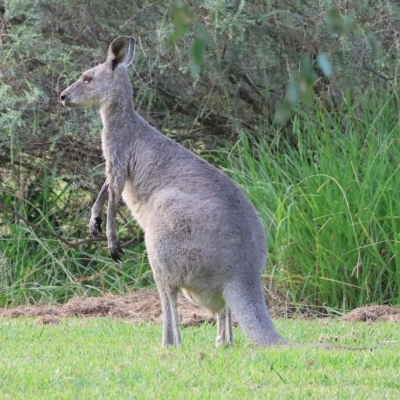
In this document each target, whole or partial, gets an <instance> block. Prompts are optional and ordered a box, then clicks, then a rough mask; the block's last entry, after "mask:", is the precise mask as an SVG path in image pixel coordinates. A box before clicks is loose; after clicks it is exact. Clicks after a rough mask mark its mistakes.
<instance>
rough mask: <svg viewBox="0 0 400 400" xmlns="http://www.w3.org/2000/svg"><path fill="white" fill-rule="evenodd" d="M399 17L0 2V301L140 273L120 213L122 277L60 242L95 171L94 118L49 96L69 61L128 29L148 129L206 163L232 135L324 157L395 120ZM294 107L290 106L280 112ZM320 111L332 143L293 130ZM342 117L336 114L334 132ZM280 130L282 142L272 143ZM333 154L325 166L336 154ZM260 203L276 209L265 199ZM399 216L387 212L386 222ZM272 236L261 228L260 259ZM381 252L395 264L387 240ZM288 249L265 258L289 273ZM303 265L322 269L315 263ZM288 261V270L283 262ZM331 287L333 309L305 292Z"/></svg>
mask: <svg viewBox="0 0 400 400" xmlns="http://www.w3.org/2000/svg"><path fill="white" fill-rule="evenodd" d="M399 18H400V5H399V4H398V2H396V1H394V0H389V1H385V2H375V1H369V0H363V1H355V0H354V1H337V2H332V1H328V0H326V1H319V2H304V1H300V0H291V1H287V0H282V1H281V0H265V1H234V2H221V1H218V0H210V1H197V2H187V3H179V2H163V1H161V2H152V1H121V0H117V1H114V2H112V4H111V3H107V2H104V1H99V0H92V1H87V0H86V1H83V0H72V1H65V0H60V1H58V2H53V1H48V0H39V1H36V2H35V3H34V4H32V2H29V1H27V0H7V1H0V79H1V86H0V178H1V179H0V207H2V208H1V210H0V212H1V214H0V218H1V222H2V224H1V227H0V235H1V244H0V279H1V283H0V301H1V302H2V303H6V302H8V301H15V302H18V301H23V300H25V299H33V300H36V299H38V298H41V297H42V296H43V295H48V296H50V297H54V298H55V299H64V298H66V297H68V296H70V295H72V294H73V293H74V292H76V291H87V290H90V291H97V290H125V289H126V288H127V287H128V286H129V287H131V286H133V285H134V284H145V283H147V282H148V273H147V271H148V269H147V268H148V266H147V264H146V261H145V255H144V250H143V247H142V245H141V244H140V235H141V233H140V232H139V231H137V230H136V229H135V228H134V225H132V223H131V222H132V221H131V219H130V217H129V215H128V214H127V213H126V211H125V209H124V208H121V211H120V214H119V226H121V227H122V228H121V231H120V234H121V235H122V236H126V237H128V238H129V237H137V238H138V239H139V244H138V245H137V246H136V247H133V248H132V254H131V255H132V257H126V260H130V261H125V263H124V272H123V273H122V275H123V276H124V278H123V279H122V280H121V282H122V283H121V282H119V281H118V280H119V277H120V275H119V273H118V268H117V267H116V266H115V265H114V264H112V263H111V262H108V258H107V257H106V252H105V251H104V246H101V245H100V244H93V243H92V242H86V243H85V244H84V245H82V246H80V247H77V246H75V245H74V244H73V243H72V242H73V240H74V239H73V238H75V239H82V238H84V237H86V235H87V233H86V232H87V228H86V225H87V220H88V215H89V209H90V205H91V202H92V201H93V197H94V196H95V194H96V192H97V190H98V189H99V187H100V185H101V184H102V180H103V159H102V157H101V151H100V138H99V136H100V135H99V132H100V130H101V123H100V119H99V118H98V114H97V110H95V109H92V108H89V109H82V110H65V109H63V108H62V107H61V106H60V103H59V101H58V97H59V94H60V92H61V90H62V89H64V88H65V87H66V86H68V84H69V83H71V82H72V81H74V80H75V79H76V78H77V77H78V76H79V75H80V73H81V72H83V71H84V70H85V69H86V68H89V67H92V66H93V65H96V64H97V63H99V62H102V61H103V60H104V58H105V57H106V50H107V47H108V44H109V43H110V42H111V40H112V39H113V38H115V37H116V36H120V35H124V34H126V35H134V36H135V37H136V38H137V41H138V45H137V50H136V57H135V63H134V66H133V68H132V69H131V77H132V82H133V85H134V89H135V102H136V105H137V108H138V111H139V112H140V113H141V114H142V115H143V116H145V118H147V119H148V120H149V121H150V122H151V123H152V124H153V125H155V126H156V127H158V128H160V129H161V130H163V131H164V132H166V133H167V134H168V135H170V136H171V137H173V138H174V139H176V140H178V141H181V142H182V143H183V144H185V145H186V146H188V147H190V148H192V149H194V150H195V151H197V152H201V153H202V154H203V155H204V156H208V157H209V158H210V159H211V160H212V161H213V162H218V157H219V156H218V154H219V152H220V151H221V149H222V151H224V150H223V149H224V148H226V146H228V147H229V146H231V145H232V144H234V143H235V142H236V141H237V139H238V134H239V132H242V133H243V134H244V135H245V136H247V137H249V138H251V140H250V142H249V143H253V144H252V148H253V150H254V149H258V146H259V145H260V144H262V145H263V146H264V148H266V149H270V150H271V151H273V152H274V153H273V154H274V156H277V157H278V159H280V158H279V157H283V158H284V159H285V160H288V159H289V158H291V157H295V154H294V153H293V152H294V151H300V149H303V150H302V151H304V152H305V153H307V154H314V152H315V151H316V150H315V148H317V149H319V150H322V151H323V152H325V150H326V149H325V147H324V146H332V145H339V144H340V143H341V141H342V140H344V139H343V138H342V137H341V135H345V137H346V135H348V134H349V133H350V132H352V129H351V127H352V126H353V127H355V132H357V135H359V136H360V141H361V142H363V141H365V140H367V138H371V137H375V136H376V134H377V133H379V135H380V136H379V137H380V139H379V140H385V137H386V136H385V135H386V134H387V135H388V137H389V135H390V134H392V133H393V132H394V131H395V129H396V128H394V127H395V126H397V125H396V124H397V115H398V110H397V108H398V90H397V76H398V74H399V71H398V59H399V51H400V39H399V37H400V33H399V31H398V21H399ZM377 97H378V100H376V98H377ZM370 99H374V100H373V101H372V100H371V101H369V100H370ZM379 99H381V101H379ZM386 99H389V100H387V105H385V104H386ZM371 104H375V105H376V107H377V108H374V107H371ZM293 109H299V110H301V115H302V117H301V118H295V119H293V118H291V117H290V112H291V110H293ZM321 110H322V111H323V112H322V111H321ZM379 110H385V113H386V114H388V119H387V121H389V122H390V126H388V127H384V128H382V127H380V129H387V130H383V131H382V130H379V131H374V130H371V131H369V130H368V129H366V128H365V127H366V126H367V125H366V124H367V123H368V124H369V123H372V124H373V122H374V121H375V116H376V119H378V118H379V116H380V115H381V114H379V113H380V112H381V111H379ZM387 110H389V111H387ZM319 112H320V114H318V113H319ZM349 112H351V116H352V118H349V116H348V115H347V113H349ZM367 114H368V118H366V115H367ZM318 115H326V120H327V121H329V123H326V125H325V128H324V129H326V132H328V133H329V137H331V142H327V141H319V142H318V143H315V142H312V141H309V140H305V137H304V135H299V132H311V133H310V134H316V133H317V132H318V129H322V128H321V125H318V124H317V125H315V120H316V119H317V118H319V117H318ZM345 119H346V121H347V122H346V123H348V124H350V125H345V128H343V129H339V128H338V126H339V125H340V121H342V120H345ZM276 121H278V122H280V124H281V125H279V126H277V125H276V124H275V122H276ZM293 121H295V124H294V125H293ZM332 121H336V122H335V123H333V122H332ZM338 121H339V122H338ZM349 121H350V122H349ZM359 122H360V125H358V123H359ZM389 122H388V123H389ZM332 124H333V125H334V126H335V127H336V128H335V129H334V128H333V127H332V126H333V125H332ZM310 126H314V128H313V129H314V130H308V129H307V128H308V127H310ZM315 127H317V128H315ZM324 132H325V131H324ZM278 137H279V138H280V140H283V141H284V143H285V145H284V146H274V145H273V143H276V141H277V138H278ZM318 140H319V139H318ZM279 143H282V142H279ZM353 151H354V152H362V151H363V148H359V147H354V149H353ZM249 154H250V155H251V156H252V157H253V156H254V157H258V156H257V155H255V154H253V153H252V152H250V153H249ZM362 154H363V153H362ZM385 157H389V155H388V154H387V153H385ZM390 157H391V158H394V157H395V155H393V154H392V155H390ZM319 160H320V159H318V160H314V163H315V164H316V165H319V162H320V161H319ZM385 160H386V159H385ZM303 161H304V160H302V159H301V158H300V159H299V160H298V162H299V163H302V162H303ZM248 162H251V160H248ZM293 162H295V161H293ZM307 162H310V161H307ZM335 162H336V161H335V158H333V159H332V160H331V164H330V165H332V168H334V167H337V166H338V165H340V164H335ZM338 162H340V160H339V161H338ZM232 164H233V165H235V164H236V162H234V161H233V160H232ZM394 164H395V161H393V162H392V163H389V164H387V165H388V166H387V168H389V167H393V166H394ZM318 168H322V167H321V166H319V167H318ZM236 172H237V171H236ZM236 172H235V171H232V174H233V175H236ZM281 172H282V174H283V176H282V179H283V177H284V176H288V177H289V176H290V177H291V179H300V178H299V177H297V178H295V177H294V176H292V175H291V174H289V172H288V171H285V168H283V167H282V169H281ZM326 174H328V175H329V171H326ZM331 175H332V176H334V174H333V173H332V174H331ZM303 178H305V177H303ZM276 179H281V178H278V177H276ZM335 179H336V178H335ZM292 184H293V185H295V184H296V182H292ZM265 187H266V188H268V187H270V186H268V184H267V183H266V186H265ZM326 187H327V186H326ZM385 190H386V189H385ZM282 195H284V194H282ZM336 195H340V193H337V194H336ZM336 195H335V196H336ZM332 196H333V194H332ZM269 207H270V208H271V209H269V211H268V213H269V214H270V215H276V212H277V210H276V209H275V208H274V207H276V204H275V205H274V204H271V205H269ZM325 211H326V210H325ZM325 211H323V210H322V209H321V212H325ZM399 211H400V210H397V209H396V208H394V209H393V210H392V211H391V212H390V214H391V215H392V217H391V218H395V216H396V215H398V214H399ZM265 216H266V214H264V212H263V217H265ZM29 223H30V224H31V225H30V224H29ZM266 223H267V224H269V222H266ZM281 226H282V225H280V227H281ZM282 229H283V228H282ZM288 229H289V228H288ZM332 229H335V227H334V226H332ZM288 232H289V231H287V232H286V234H289V233H288ZM277 233H278V234H279V235H280V234H281V233H282V231H278V232H277ZM277 233H276V232H275V231H274V229H272V230H271V232H270V236H271V237H272V240H271V245H270V249H271V252H272V259H274V257H275V256H274V254H275V253H276V251H277V249H276V248H274V247H273V246H274V243H275V242H274V240H275V239H274V238H275V235H276V234H277ZM60 238H62V239H64V244H63V243H62V241H61V240H60ZM278 239H279V238H278ZM278 239H277V240H278ZM374 240H375V239H374ZM382 240H386V239H382ZM71 243H72V244H71ZM97 249H100V250H99V252H98V250H97ZM319 249H320V247H319ZM319 251H320V250H319ZM385 251H388V252H389V253H388V254H390V255H388V257H389V259H394V253H393V251H394V248H392V247H390V246H389V245H388V246H387V248H386V250H385ZM310 252H314V250H313V248H312V247H311V248H310ZM326 252H329V249H326ZM276 257H278V256H276ZM290 257H291V261H290V262H289V261H287V260H286V261H285V259H284V258H280V259H279V260H280V261H279V262H278V261H276V265H278V264H279V265H280V266H283V267H284V268H286V269H287V270H289V271H290V270H291V269H292V266H293V265H298V264H299V263H301V262H302V259H301V258H296V257H297V255H296V254H294V255H291V256H290ZM390 257H392V258H390ZM278 258H279V257H278ZM105 260H107V262H105ZM310 262H311V261H310ZM274 263H275V261H274ZM285 263H286V264H287V265H283V264H285ZM388 268H392V267H388ZM309 269H310V273H311V271H314V273H315V274H317V275H319V274H321V273H327V271H321V270H320V269H318V266H317V264H316V262H314V261H312V262H311V264H310V265H309ZM291 272H292V273H293V274H294V275H298V274H299V271H297V269H296V268H294V267H293V271H291ZM2 277H5V278H4V279H3V278H2ZM87 278H88V279H87ZM142 278H143V279H142ZM346 278H347V276H346ZM327 279H328V277H327ZM342 282H344V280H343V281H342ZM301 285H303V281H301ZM396 285H397V286H396ZM302 287H303V286H302ZM65 288H67V289H66V290H65ZM290 290H292V291H295V292H296V293H298V292H299V290H300V289H299V288H298V287H297V289H295V288H294V286H290ZM390 291H391V294H390V295H385V296H383V297H379V301H383V300H385V301H394V299H396V298H397V297H396V295H395V292H396V291H397V292H398V283H396V284H394V286H393V287H392V286H391V289H390ZM339 292H340V288H339V290H338V291H337V292H336V293H335V294H332V296H331V298H332V303H331V304H328V303H329V301H328V300H329V299H328V298H324V300H321V299H320V298H318V293H317V291H315V296H314V297H307V296H310V294H309V293H308V292H307V294H305V296H306V297H307V299H310V301H311V302H319V303H324V304H327V305H328V306H329V305H330V306H332V307H336V308H340V303H341V300H340V293H339ZM20 294H22V296H19V295H20ZM342 297H343V296H342ZM363 299H365V301H375V297H373V296H369V297H368V296H367V297H363ZM346 302H347V298H346V299H343V298H342V303H343V304H345V303H346ZM354 304H355V302H349V303H348V304H347V305H346V307H347V306H351V305H354Z"/></svg>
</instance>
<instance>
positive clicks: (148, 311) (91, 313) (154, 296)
mask: <svg viewBox="0 0 400 400" xmlns="http://www.w3.org/2000/svg"><path fill="white" fill-rule="evenodd" d="M264 289H265V295H266V298H267V303H268V309H269V312H270V314H271V316H272V317H275V318H276V317H286V318H293V317H294V318H302V319H303V318H316V317H317V318H318V317H319V318H321V317H323V316H326V314H323V313H321V314H317V313H315V312H313V313H311V312H309V310H307V309H306V308H304V312H295V313H294V312H293V313H292V312H290V309H291V308H292V306H291V305H290V304H288V303H286V302H285V301H284V299H283V298H282V297H281V296H279V295H278V293H277V292H276V291H275V290H271V286H269V287H266V285H264ZM178 312H179V318H180V324H181V325H182V326H198V325H201V324H203V323H204V322H208V323H215V317H214V316H212V315H210V314H208V313H207V312H206V311H205V310H203V309H202V308H201V307H199V306H197V305H195V304H192V303H190V302H189V301H188V300H187V299H186V298H185V297H184V296H183V295H181V294H180V295H179V297H178ZM26 316H30V317H36V323H37V324H44V325H57V324H58V323H59V322H60V318H65V317H78V318H83V317H120V318H128V319H132V320H134V321H135V322H136V323H146V322H149V321H150V322H154V323H157V324H160V323H161V301H160V296H159V294H158V292H157V291H156V290H151V289H141V290H139V291H137V292H134V293H130V294H125V295H106V296H103V297H85V296H80V297H74V298H73V299H71V300H70V301H69V302H68V303H66V304H59V305H40V304H37V305H24V306H19V307H16V308H13V309H0V317H12V318H17V317H26ZM340 320H342V321H348V322H358V321H366V322H375V321H377V322H378V321H391V322H400V308H396V307H389V306H369V307H363V308H357V309H355V310H353V311H351V312H349V313H348V314H346V315H345V316H343V317H341V318H340ZM234 324H235V325H237V324H236V322H235V321H234Z"/></svg>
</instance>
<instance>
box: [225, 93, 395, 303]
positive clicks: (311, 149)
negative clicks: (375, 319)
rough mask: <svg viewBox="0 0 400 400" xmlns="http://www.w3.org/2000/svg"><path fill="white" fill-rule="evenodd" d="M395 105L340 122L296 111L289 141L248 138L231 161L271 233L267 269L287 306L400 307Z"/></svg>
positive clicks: (349, 114)
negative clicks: (371, 305) (285, 291)
mask: <svg viewBox="0 0 400 400" xmlns="http://www.w3.org/2000/svg"><path fill="white" fill-rule="evenodd" d="M393 100H394V99H393V98H392V97H390V96H388V95H385V94H382V95H380V96H378V95H377V96H376V97H373V98H370V99H362V100H361V102H362V108H363V113H362V114H361V113H358V114H357V113H356V112H355V108H356V106H351V105H350V104H349V105H348V107H347V108H346V109H343V110H342V112H341V113H340V115H342V116H343V119H338V118H336V117H335V116H332V115H330V114H329V113H326V112H325V111H324V110H318V109H317V110H315V112H313V113H312V115H305V114H304V113H302V112H298V113H297V114H296V116H295V117H294V120H293V128H294V129H293V136H292V138H291V141H290V142H289V141H288V140H287V139H286V138H285V137H282V136H281V135H280V134H279V132H277V134H276V135H274V138H273V140H272V141H269V140H262V141H260V140H258V139H257V140H253V141H251V140H249V139H248V137H247V136H246V135H244V134H242V137H241V140H240V141H239V142H238V143H237V144H236V146H235V147H234V149H233V151H232V152H231V153H230V154H229V158H228V161H226V163H227V165H229V166H228V167H227V169H228V172H229V174H230V175H231V176H232V177H233V178H234V179H235V180H236V181H237V182H238V183H239V184H240V185H241V186H242V188H243V189H244V190H245V191H247V193H248V195H249V197H250V198H251V199H252V201H253V203H254V204H255V205H256V208H257V209H258V210H259V212H260V214H261V217H262V218H263V220H264V221H265V223H266V227H267V229H268V231H269V237H270V239H269V253H270V261H269V262H270V264H269V267H268V270H269V271H272V274H273V275H274V277H275V278H276V280H277V281H278V282H279V283H280V285H281V287H282V288H284V289H285V290H287V292H288V297H289V299H290V301H293V302H295V303H298V304H308V305H309V304H312V305H314V306H324V307H326V308H328V309H331V308H333V309H335V310H341V311H344V310H349V309H352V308H354V307H357V306H362V305H365V304H367V303H392V304H399V303H400V291H399V289H400V279H399V277H400V262H399V259H398V257H397V254H399V252H400V241H399V240H398V222H399V215H400V201H399V198H398V196H396V194H395V193H396V190H397V189H396V188H398V187H399V185H400V173H399V168H400V167H399V162H398V160H400V147H399V146H398V140H399V139H398V138H399V134H400V122H399V118H398V117H397V115H396V113H395V109H396V108H397V106H396V104H397V103H396V102H394V101H393Z"/></svg>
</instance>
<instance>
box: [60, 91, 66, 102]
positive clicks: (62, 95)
mask: <svg viewBox="0 0 400 400" xmlns="http://www.w3.org/2000/svg"><path fill="white" fill-rule="evenodd" d="M60 99H61V100H62V101H64V100H65V94H64V93H61V96H60Z"/></svg>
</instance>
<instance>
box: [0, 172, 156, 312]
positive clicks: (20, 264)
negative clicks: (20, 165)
mask: <svg viewBox="0 0 400 400" xmlns="http://www.w3.org/2000/svg"><path fill="white" fill-rule="evenodd" d="M36 172H38V171H36ZM29 176H30V178H29V179H30V180H31V182H29V183H28V184H27V185H25V186H26V187H25V188H23V189H21V188H20V187H15V182H13V181H11V180H9V181H6V182H0V193H1V198H0V200H1V202H2V204H4V205H5V206H8V209H10V210H12V211H14V212H16V213H18V215H19V216H21V217H22V218H23V219H20V218H18V217H17V216H16V215H15V214H13V213H12V212H7V211H5V210H4V209H3V210H1V209H0V307H1V306H15V305H18V304H21V303H26V302H30V303H34V302H38V301H42V302H43V301H45V302H65V301H67V300H68V299H69V298H71V297H72V296H74V295H82V294H87V295H101V294H103V293H105V292H113V293H123V292H126V291H130V290H133V289H135V288H138V287H141V286H143V285H149V284H151V283H152V277H151V274H150V271H149V265H148V261H147V258H146V254H145V250H144V245H143V243H141V240H139V241H138V244H137V245H135V246H132V247H130V248H127V249H125V250H124V251H125V254H126V256H125V258H124V263H123V264H118V263H115V262H114V261H113V260H111V258H110V257H109V256H108V254H107V245H106V242H95V243H85V244H83V245H81V246H79V247H68V246H65V244H63V243H62V242H61V240H60V239H58V238H57V237H56V236H59V237H62V238H64V239H66V240H68V241H69V242H73V241H75V240H81V239H84V238H86V237H88V236H89V235H88V227H87V223H88V221H89V213H90V205H91V199H90V196H88V195H86V196H85V195H84V194H83V193H84V192H83V191H82V190H79V189H77V188H75V187H73V185H66V184H65V183H62V182H61V181H60V180H58V179H57V178H54V177H51V176H46V174H44V173H43V171H40V173H38V174H37V175H36V174H30V175H29ZM35 176H38V177H40V179H36V178H35ZM25 178H26V176H25V177H23V179H25ZM29 179H28V180H29ZM121 209H122V210H123V208H122V207H121ZM27 221H28V222H29V223H31V224H33V225H29V224H28V223H27ZM118 222H119V223H118V225H119V228H120V232H119V233H120V235H122V236H129V235H132V232H133V231H132V230H131V229H130V228H128V225H129V221H125V220H124V219H123V218H119V221H118ZM133 233H134V232H133ZM53 234H54V235H56V236H52V235H53Z"/></svg>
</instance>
